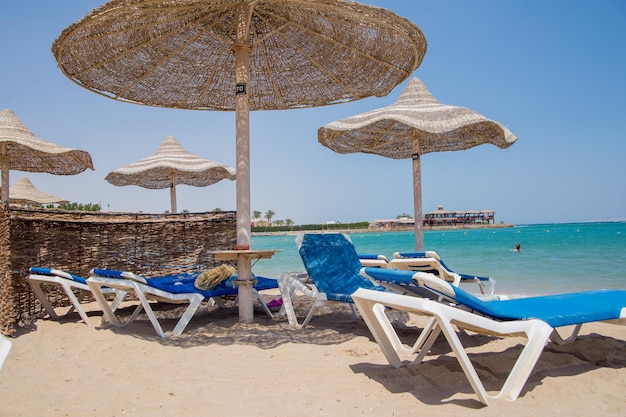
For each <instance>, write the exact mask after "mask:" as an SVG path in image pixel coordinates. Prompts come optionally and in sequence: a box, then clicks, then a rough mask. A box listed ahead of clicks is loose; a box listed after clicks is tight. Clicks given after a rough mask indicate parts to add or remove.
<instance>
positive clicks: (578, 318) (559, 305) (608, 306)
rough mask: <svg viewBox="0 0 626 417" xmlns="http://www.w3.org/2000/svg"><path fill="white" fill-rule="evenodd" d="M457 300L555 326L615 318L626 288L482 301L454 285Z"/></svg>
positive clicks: (489, 313) (511, 317) (478, 308)
mask: <svg viewBox="0 0 626 417" xmlns="http://www.w3.org/2000/svg"><path fill="white" fill-rule="evenodd" d="M453 289H454V292H455V294H456V300H457V302H458V303H460V304H463V305H464V306H466V307H469V308H471V309H473V310H474V311H476V312H479V313H481V314H484V315H486V316H489V317H492V318H495V319H499V320H525V319H539V320H543V321H545V322H546V323H548V324H549V325H550V326H552V327H561V326H569V325H574V324H581V323H590V322H594V321H607V320H615V319H617V318H619V317H620V314H621V310H622V307H623V306H626V291H619V290H596V291H585V292H576V293H569V294H556V295H544V296H537V297H526V298H514V299H511V300H500V301H482V300H480V299H479V298H477V297H475V296H474V295H472V294H469V293H467V292H465V291H464V290H462V289H460V288H458V287H453Z"/></svg>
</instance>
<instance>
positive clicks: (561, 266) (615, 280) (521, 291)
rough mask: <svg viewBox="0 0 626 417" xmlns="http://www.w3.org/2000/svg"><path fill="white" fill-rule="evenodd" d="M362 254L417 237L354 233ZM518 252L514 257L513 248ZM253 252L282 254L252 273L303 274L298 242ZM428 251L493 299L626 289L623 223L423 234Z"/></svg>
mask: <svg viewBox="0 0 626 417" xmlns="http://www.w3.org/2000/svg"><path fill="white" fill-rule="evenodd" d="M350 238H351V239H352V242H353V243H354V245H355V247H356V249H357V252H359V253H368V254H371V253H379V254H383V255H386V256H387V257H388V258H389V259H391V258H392V255H393V253H394V252H411V251H413V250H414V248H415V246H414V234H413V232H385V233H353V234H350ZM517 242H519V243H520V244H521V251H519V252H515V251H513V249H514V248H515V244H516V243H517ZM252 246H253V247H254V248H255V249H278V250H280V252H278V253H276V255H274V257H273V258H272V259H268V260H265V259H264V260H261V261H259V262H258V263H257V264H256V265H255V266H254V268H253V271H254V273H255V274H257V275H260V276H267V277H277V276H279V275H280V274H281V273H282V272H285V271H303V270H304V266H303V264H302V261H301V259H300V256H299V255H298V252H297V248H296V244H295V236H253V238H252ZM424 247H425V248H426V250H434V251H436V252H437V253H439V255H440V256H441V258H442V259H443V260H444V261H445V262H446V264H447V265H448V266H449V267H450V268H452V269H454V270H455V271H456V272H463V273H469V274H475V275H482V276H490V277H492V278H494V279H495V280H496V292H498V293H499V294H508V295H513V296H518V295H530V294H548V293H559V292H573V291H582V290H589V289H597V288H617V289H626V222H606V223H568V224H536V225H520V226H516V227H512V228H498V229H471V230H448V231H425V232H424Z"/></svg>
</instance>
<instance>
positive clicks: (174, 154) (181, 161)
mask: <svg viewBox="0 0 626 417" xmlns="http://www.w3.org/2000/svg"><path fill="white" fill-rule="evenodd" d="M105 179H106V180H107V181H108V182H110V183H111V184H113V185H117V186H124V185H138V186H140V187H144V188H149V189H152V190H160V189H163V188H169V189H170V201H171V206H172V213H176V185H177V184H186V185H193V186H194V187H206V186H209V185H211V184H215V183H216V182H218V181H221V180H223V179H229V180H234V179H235V168H231V167H229V166H226V165H222V164H219V163H217V162H213V161H211V160H208V159H205V158H202V157H200V156H198V155H194V154H192V153H190V152H188V151H186V150H185V149H184V148H183V147H182V146H181V145H180V143H178V141H177V140H176V138H175V137H174V136H168V137H167V138H165V140H164V141H163V143H162V144H161V146H159V149H158V150H157V152H156V153H155V154H154V155H151V156H149V157H147V158H144V159H142V160H140V161H137V162H133V163H132V164H129V165H127V166H125V167H122V168H118V169H116V170H115V171H112V172H110V173H109V174H108V175H107V176H106V177H105Z"/></svg>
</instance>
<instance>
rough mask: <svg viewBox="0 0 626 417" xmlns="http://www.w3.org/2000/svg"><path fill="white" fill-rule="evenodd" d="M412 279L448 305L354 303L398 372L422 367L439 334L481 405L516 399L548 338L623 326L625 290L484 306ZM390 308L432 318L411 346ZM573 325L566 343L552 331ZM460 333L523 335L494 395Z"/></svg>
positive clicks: (367, 296)
mask: <svg viewBox="0 0 626 417" xmlns="http://www.w3.org/2000/svg"><path fill="white" fill-rule="evenodd" d="M367 269H369V268H366V270H367ZM372 269H376V268H372ZM370 272H372V271H370ZM408 273H409V274H410V272H408ZM414 279H415V280H416V281H417V282H418V284H419V285H420V286H422V287H423V288H426V289H428V290H430V291H433V292H434V293H436V294H439V295H441V296H443V298H444V299H445V300H446V301H445V302H440V301H434V300H432V299H425V298H420V297H414V296H406V295H400V294H394V293H389V292H385V293H382V292H378V291H370V290H366V289H359V290H357V291H356V292H355V293H354V294H352V299H353V300H354V303H355V304H356V306H357V308H358V310H359V312H360V314H361V316H362V317H363V319H364V320H365V323H366V324H367V326H368V328H369V329H370V331H371V332H372V335H373V336H374V338H375V339H376V342H377V343H378V344H379V346H380V348H381V350H382V351H383V353H384V354H385V357H386V358H387V360H388V362H389V363H390V364H391V365H392V366H394V367H396V368H398V367H400V366H403V365H407V364H411V363H413V364H419V363H420V362H422V361H423V360H424V358H425V356H426V355H427V354H428V351H429V350H430V348H431V346H432V345H433V343H434V342H435V339H436V338H437V336H438V335H439V334H440V333H443V334H444V336H445V338H446V340H447V342H448V343H449V344H450V347H451V348H452V350H453V352H454V355H455V356H456V358H457V360H458V362H459V364H460V365H461V367H462V369H463V372H464V373H465V375H466V377H467V379H468V380H469V382H470V384H471V386H472V388H473V390H474V392H475V393H476V395H477V396H478V399H479V400H480V402H482V403H483V404H485V405H488V404H489V400H490V399H504V400H510V401H513V400H515V399H516V398H517V397H518V396H519V394H520V392H521V390H522V388H523V387H524V385H525V383H526V381H527V379H528V377H529V376H530V374H531V372H532V370H533V369H534V367H535V364H536V363H537V360H538V359H539V357H540V356H541V353H542V352H543V349H544V346H545V344H546V343H547V342H548V340H549V339H551V340H552V341H553V342H555V343H559V344H563V343H568V342H571V341H573V340H574V339H575V338H576V336H577V335H578V331H579V330H580V327H581V326H582V324H584V323H588V322H595V321H606V322H611V323H616V324H626V291H619V290H599V291H586V292H580V293H571V294H559V295H548V296H538V297H529V298H519V299H510V300H502V301H483V300H481V299H479V298H478V297H475V296H474V295H472V294H470V293H467V292H465V291H464V290H462V289H460V288H458V287H454V286H452V285H450V284H449V283H447V282H445V281H443V280H440V279H438V278H436V277H434V276H432V275H430V276H429V274H425V273H415V274H414ZM451 302H453V303H456V305H451V304H450V303H451ZM389 308H390V309H394V310H400V311H404V312H408V313H413V314H417V315H421V316H426V317H429V318H430V321H429V324H428V325H427V326H426V327H425V329H424V330H423V331H422V332H421V333H420V335H419V337H417V341H416V342H415V344H414V345H413V346H411V347H406V346H405V345H403V343H402V342H401V341H400V338H399V337H398V335H397V333H396V331H395V329H394V327H393V326H392V324H391V322H390V321H389V319H388V318H387V316H386V314H385V310H386V309H389ZM571 325H573V326H574V330H573V332H572V334H571V336H570V337H568V338H565V339H563V338H562V337H561V336H560V335H559V334H558V333H557V331H556V329H557V328H559V327H562V326H571ZM460 329H464V330H469V331H473V332H477V333H486V334H490V335H499V336H519V335H521V334H523V335H525V336H526V338H527V343H526V345H525V346H524V348H523V350H522V352H521V354H520V356H519V358H518V359H517V361H516V363H515V365H514V366H513V368H512V369H511V371H510V373H509V375H508V377H507V378H506V381H505V382H504V384H503V386H502V388H501V390H500V391H499V392H498V393H497V394H496V395H490V394H488V393H487V391H486V389H485V387H484V385H483V383H482V382H481V380H480V378H479V376H478V373H477V372H476V369H475V368H474V366H473V365H472V362H471V361H470V358H469V356H468V355H467V353H466V352H465V349H464V347H463V345H462V344H461V341H460V339H459V337H458V335H457V331H460ZM407 354H414V355H413V357H411V359H412V361H406V360H403V359H402V358H401V355H403V356H407Z"/></svg>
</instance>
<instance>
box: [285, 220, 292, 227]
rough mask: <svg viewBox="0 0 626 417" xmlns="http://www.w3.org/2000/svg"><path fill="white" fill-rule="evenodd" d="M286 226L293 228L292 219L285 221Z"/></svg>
mask: <svg viewBox="0 0 626 417" xmlns="http://www.w3.org/2000/svg"><path fill="white" fill-rule="evenodd" d="M285 224H286V225H287V226H293V220H291V219H285Z"/></svg>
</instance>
